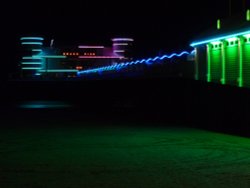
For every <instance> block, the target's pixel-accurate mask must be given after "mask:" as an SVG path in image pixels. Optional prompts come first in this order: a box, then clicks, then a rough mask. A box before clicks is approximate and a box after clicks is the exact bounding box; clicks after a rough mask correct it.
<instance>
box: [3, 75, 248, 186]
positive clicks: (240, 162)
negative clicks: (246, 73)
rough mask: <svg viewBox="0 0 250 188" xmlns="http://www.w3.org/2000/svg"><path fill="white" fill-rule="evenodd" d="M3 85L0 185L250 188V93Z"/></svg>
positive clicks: (126, 84) (150, 85)
mask: <svg viewBox="0 0 250 188" xmlns="http://www.w3.org/2000/svg"><path fill="white" fill-rule="evenodd" d="M1 87H2V88H1V91H2V94H1V96H2V97H1V98H2V108H1V115H0V117H1V120H0V121H1V122H0V123H1V128H0V187H1V188H16V187H20V188H24V187H25V188H27V187H28V188H29V187H30V188H47V187H48V188H52V187H58V188H59V187H60V188H71V187H72V188H78V187H79V188H80V187H81V188H82V187H88V188H89V187H90V188H92V187H93V188H97V187H143V188H144V187H152V188H153V187H225V188H227V187H250V147H249V146H250V140H249V138H248V137H249V131H250V129H249V118H250V116H249V113H250V111H249V110H248V109H249V104H250V103H249V96H250V95H249V91H248V90H247V89H239V88H233V87H227V86H223V87H218V86H216V85H205V84H203V83H200V82H194V81H190V80H175V79H167V80H158V79H150V80H126V81H125V80H115V81H111V80H105V81H100V80H99V81H98V80H92V81H85V82H69V81H67V82H61V81H57V82H35V83H34V82H9V83H3V84H2V86H1Z"/></svg>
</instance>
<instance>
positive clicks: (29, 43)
mask: <svg viewBox="0 0 250 188" xmlns="http://www.w3.org/2000/svg"><path fill="white" fill-rule="evenodd" d="M22 45H43V43H42V42H22Z"/></svg>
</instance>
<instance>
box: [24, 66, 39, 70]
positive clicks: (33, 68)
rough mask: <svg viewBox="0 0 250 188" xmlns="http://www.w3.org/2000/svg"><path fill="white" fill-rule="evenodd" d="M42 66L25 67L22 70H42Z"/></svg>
mask: <svg viewBox="0 0 250 188" xmlns="http://www.w3.org/2000/svg"><path fill="white" fill-rule="evenodd" d="M40 69H41V68H40V67H23V68H22V70H40Z"/></svg>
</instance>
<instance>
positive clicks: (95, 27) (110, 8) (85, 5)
mask: <svg viewBox="0 0 250 188" xmlns="http://www.w3.org/2000/svg"><path fill="white" fill-rule="evenodd" d="M232 1H233V12H238V11H240V9H241V7H240V6H241V2H240V0H232ZM247 1H249V0H247ZM228 2H229V0H200V1H197V0H188V1H184V0H151V1H144V2H143V1H139V0H138V1H136V0H126V1H119V0H116V1H114V0H113V1H107V0H106V1H101V0H82V1H75V0H68V1H62V0H61V1H56V0H50V1H37V0H33V1H8V2H6V3H5V4H4V5H3V6H1V10H2V11H1V13H0V14H2V15H1V19H3V20H2V25H3V27H2V32H3V33H4V35H3V36H4V38H3V41H4V42H6V45H5V50H6V49H7V52H6V56H7V57H8V58H6V61H7V62H8V66H10V67H12V66H15V63H13V62H12V61H14V60H13V59H14V57H15V58H16V56H17V55H16V54H18V48H17V47H18V42H19V41H18V39H19V37H20V36H22V35H29V34H33V33H34V34H38V35H42V36H44V37H46V38H47V39H51V38H53V39H55V44H56V45H78V44H86V43H87V44H88V43H89V44H105V45H111V42H110V38H112V37H116V36H129V37H133V38H134V39H135V49H136V53H135V54H136V56H137V57H140V56H154V55H155V54H157V53H158V52H159V51H161V52H162V53H165V52H167V53H168V52H173V51H176V50H183V49H187V48H188V44H189V43H190V42H191V41H192V39H194V38H195V37H196V35H197V34H200V33H201V32H202V31H204V30H206V29H208V28H209V27H216V19H217V18H225V17H227V16H228ZM248 3H249V2H248ZM13 52H14V54H13ZM10 53H11V54H13V55H10Z"/></svg>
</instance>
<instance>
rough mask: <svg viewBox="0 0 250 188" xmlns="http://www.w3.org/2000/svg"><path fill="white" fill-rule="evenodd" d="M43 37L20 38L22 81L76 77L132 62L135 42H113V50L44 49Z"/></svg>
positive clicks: (108, 48) (88, 48)
mask: <svg viewBox="0 0 250 188" xmlns="http://www.w3.org/2000/svg"><path fill="white" fill-rule="evenodd" d="M44 40H45V39H44V38H43V37H21V39H20V41H21V46H22V54H23V57H22V60H21V62H20V65H21V66H20V67H21V77H22V78H40V77H65V78H68V77H76V76H77V75H78V74H77V73H78V72H79V71H83V70H87V69H93V68H96V67H100V66H109V65H113V64H117V63H120V62H122V61H126V60H131V59H132V56H131V50H132V46H133V42H134V40H133V39H132V38H113V39H112V46H111V47H105V46H93V45H78V46H62V47H57V48H55V47H53V45H52V43H53V41H52V42H51V45H50V46H44Z"/></svg>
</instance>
